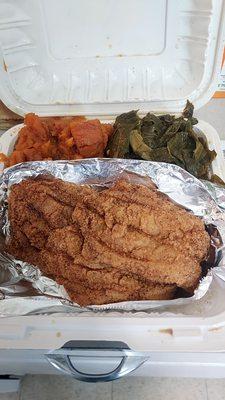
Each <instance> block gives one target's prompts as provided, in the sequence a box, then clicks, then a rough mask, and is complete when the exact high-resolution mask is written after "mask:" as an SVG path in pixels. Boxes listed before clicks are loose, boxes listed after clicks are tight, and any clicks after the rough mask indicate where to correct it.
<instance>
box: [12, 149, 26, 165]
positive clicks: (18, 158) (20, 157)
mask: <svg viewBox="0 0 225 400" xmlns="http://www.w3.org/2000/svg"><path fill="white" fill-rule="evenodd" d="M24 161H26V157H25V154H24V153H23V151H18V150H14V151H13V153H12V154H11V156H10V157H9V166H10V167H11V166H12V165H15V164H19V163H22V162H24Z"/></svg>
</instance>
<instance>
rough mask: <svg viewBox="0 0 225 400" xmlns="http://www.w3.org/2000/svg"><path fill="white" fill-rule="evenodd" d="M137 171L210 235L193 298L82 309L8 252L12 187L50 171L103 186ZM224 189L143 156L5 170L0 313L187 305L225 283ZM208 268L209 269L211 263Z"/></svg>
mask: <svg viewBox="0 0 225 400" xmlns="http://www.w3.org/2000/svg"><path fill="white" fill-rule="evenodd" d="M130 173H132V176H133V177H132V181H133V180H134V174H138V175H139V176H136V179H137V181H138V182H140V180H142V182H143V183H144V182H145V181H144V178H146V177H149V178H151V179H152V181H153V182H154V183H155V184H156V185H157V187H158V189H159V190H160V191H161V192H163V193H165V194H167V195H168V196H169V197H170V198H171V199H172V200H173V201H175V202H176V203H178V204H180V205H182V206H183V207H185V208H186V209H188V210H190V211H192V212H193V213H194V214H195V215H197V216H199V217H201V218H202V219H203V220H204V222H205V224H206V226H207V229H208V232H209V234H210V235H211V249H210V257H209V259H208V261H207V263H206V264H205V265H204V266H203V269H204V272H205V276H204V278H203V279H202V280H201V282H200V284H199V286H198V288H197V289H196V290H195V293H194V295H193V296H192V297H189V298H178V299H174V300H160V301H157V300H154V301H150V300H146V301H127V302H120V303H113V304H107V305H102V306H95V305H93V306H89V307H86V308H81V307H80V306H79V305H77V304H74V303H72V302H70V299H69V297H68V295H67V293H66V291H65V289H64V288H63V286H60V285H58V284H57V283H56V282H55V281H53V280H52V279H49V278H47V277H45V276H43V275H42V273H41V272H40V270H39V269H38V268H37V267H35V266H32V265H29V264H27V263H25V262H22V261H20V260H16V259H14V258H13V257H11V256H9V255H8V254H5V253H4V251H3V250H1V249H3V243H4V241H5V239H6V238H7V236H8V235H9V232H10V230H9V228H10V224H9V221H8V212H7V199H8V194H9V192H10V187H11V186H12V185H13V184H15V183H19V182H20V181H21V180H23V179H27V178H29V177H37V176H38V175H42V174H44V175H46V174H47V175H49V174H50V175H52V176H55V177H57V178H61V179H63V180H65V181H69V182H74V183H78V184H88V185H90V186H92V187H94V188H101V189H104V188H106V187H108V186H110V185H112V184H113V182H114V181H115V180H118V178H119V177H121V176H122V175H123V176H124V174H126V175H127V177H129V174H130ZM224 210H225V189H223V188H221V187H218V186H215V185H213V184H210V183H203V182H200V181H199V180H198V179H196V178H195V177H193V176H192V175H190V174H189V173H188V172H186V171H185V170H183V169H181V168H179V167H178V166H175V165H170V164H165V163H156V162H148V161H139V160H118V159H86V160H81V161H73V162H68V161H50V162H44V161H40V162H39V161H36V162H29V163H24V164H19V165H15V166H13V167H11V168H8V169H6V170H5V171H4V172H3V174H2V176H1V178H0V228H1V238H0V316H8V315H25V314H35V313H53V312H54V313H56V312H60V313H62V312H85V311H89V310H93V311H96V312H98V311H103V310H104V311H109V310H117V311H121V312H122V311H144V310H152V309H158V308H162V307H166V306H170V308H171V306H173V305H174V306H177V305H186V304H189V303H191V302H196V300H199V299H201V298H203V296H204V295H205V294H206V293H207V292H208V290H209V287H210V285H211V283H212V281H213V279H214V278H215V277H216V278H217V279H218V278H219V279H220V280H222V281H224V282H225V257H224V256H225V250H224V246H223V243H225V211H224ZM209 267H210V268H209Z"/></svg>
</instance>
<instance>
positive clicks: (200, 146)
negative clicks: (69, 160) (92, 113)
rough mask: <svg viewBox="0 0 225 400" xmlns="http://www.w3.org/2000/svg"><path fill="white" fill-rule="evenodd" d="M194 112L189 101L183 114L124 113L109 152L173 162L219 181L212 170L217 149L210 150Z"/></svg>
mask: <svg viewBox="0 0 225 400" xmlns="http://www.w3.org/2000/svg"><path fill="white" fill-rule="evenodd" d="M193 112H194V106H193V105H192V104H191V103H190V102H189V101H187V104H186V106H185V108H184V111H183V113H182V115H181V116H180V117H175V116H174V115H170V114H166V115H155V114H152V113H148V114H147V115H146V116H145V117H144V118H142V119H141V118H140V117H139V116H138V113H137V111H130V112H128V113H125V114H121V115H120V116H118V117H117V118H116V121H115V124H114V132H113V134H112V136H111V138H110V140H109V143H108V146H107V150H106V154H107V156H108V157H116V158H136V159H143V160H149V161H159V162H167V163H172V164H176V165H179V166H180V167H182V168H184V169H186V170H187V171H188V172H190V173H191V174H192V175H194V176H196V177H197V178H201V179H207V180H211V179H212V180H214V181H217V182H218V178H217V177H216V176H215V175H212V172H211V164H212V161H213V160H214V158H215V157H216V152H215V151H214V150H212V151H211V150H209V147H208V144H207V141H206V138H205V136H204V135H203V134H202V133H201V132H199V131H198V129H195V128H194V125H196V124H197V123H198V120H197V119H196V118H194V117H193ZM220 183H221V182H220Z"/></svg>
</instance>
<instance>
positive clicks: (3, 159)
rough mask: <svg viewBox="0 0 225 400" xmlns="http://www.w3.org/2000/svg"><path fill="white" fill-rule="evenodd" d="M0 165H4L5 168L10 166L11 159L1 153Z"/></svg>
mask: <svg viewBox="0 0 225 400" xmlns="http://www.w3.org/2000/svg"><path fill="white" fill-rule="evenodd" d="M0 163H4V165H5V166H8V163H9V157H7V156H6V155H5V154H3V153H0Z"/></svg>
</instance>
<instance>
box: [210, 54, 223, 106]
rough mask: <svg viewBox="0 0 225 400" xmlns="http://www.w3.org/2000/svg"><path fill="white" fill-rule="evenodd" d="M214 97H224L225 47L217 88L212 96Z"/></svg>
mask: <svg viewBox="0 0 225 400" xmlns="http://www.w3.org/2000/svg"><path fill="white" fill-rule="evenodd" d="M213 98H214V99H221V98H225V47H224V50H223V58H222V64H221V70H220V76H219V81H218V90H217V91H216V93H215V94H214V96H213Z"/></svg>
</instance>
